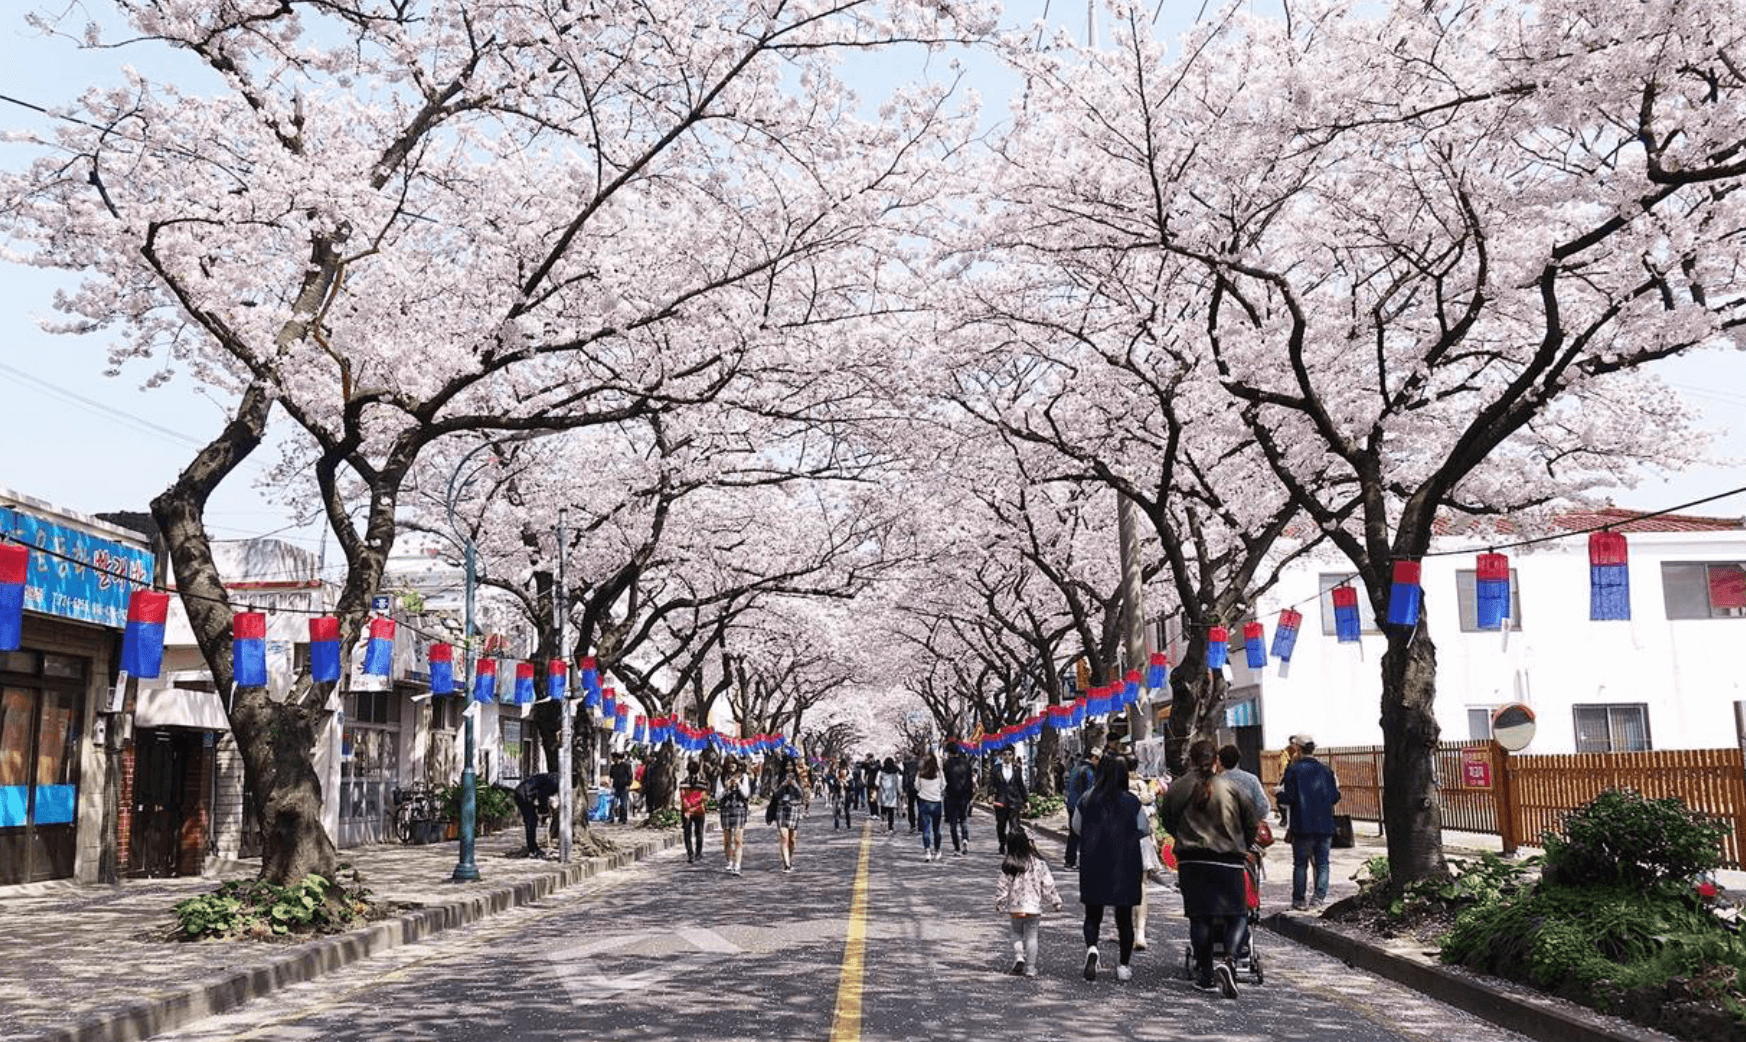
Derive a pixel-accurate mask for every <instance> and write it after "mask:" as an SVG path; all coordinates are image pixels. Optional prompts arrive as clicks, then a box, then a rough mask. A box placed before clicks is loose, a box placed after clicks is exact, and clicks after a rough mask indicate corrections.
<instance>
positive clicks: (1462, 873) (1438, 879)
mask: <svg viewBox="0 0 1746 1042" xmlns="http://www.w3.org/2000/svg"><path fill="white" fill-rule="evenodd" d="M1375 861H1381V862H1382V865H1381V872H1382V875H1381V879H1380V881H1377V877H1376V875H1375V869H1374V868H1373V867H1372V864H1371V863H1367V864H1366V865H1365V866H1364V867H1365V868H1366V870H1368V871H1370V872H1371V873H1372V874H1371V880H1372V882H1371V884H1370V886H1371V887H1373V888H1378V889H1386V888H1387V886H1388V883H1389V875H1388V859H1387V858H1372V859H1371V862H1372V863H1373V862H1375ZM1539 861H1540V859H1539V858H1537V857H1532V858H1524V859H1523V860H1521V861H1505V860H1504V859H1503V858H1501V857H1499V856H1497V855H1496V854H1493V853H1490V852H1489V851H1488V852H1486V853H1484V854H1481V855H1480V856H1479V859H1478V860H1476V861H1473V860H1466V859H1463V858H1450V859H1449V872H1448V874H1447V875H1444V876H1433V877H1431V878H1428V879H1416V880H1414V881H1412V882H1410V883H1408V884H1406V886H1405V887H1404V888H1403V889H1402V891H1401V892H1400V894H1398V895H1396V897H1395V898H1394V900H1393V901H1391V902H1390V903H1389V906H1388V914H1389V916H1390V917H1391V918H1395V919H1402V918H1406V917H1409V916H1414V917H1416V916H1419V915H1424V914H1429V913H1451V912H1453V913H1459V912H1462V911H1465V910H1466V909H1469V908H1473V907H1475V906H1484V905H1490V904H1496V903H1497V902H1498V901H1500V900H1502V899H1504V898H1506V897H1508V896H1510V895H1512V894H1515V893H1517V892H1519V891H1521V890H1522V889H1523V887H1525V886H1527V885H1528V882H1529V872H1530V870H1531V869H1533V868H1535V867H1536V866H1537V865H1538V864H1539ZM1361 889H1364V888H1363V887H1361Z"/></svg>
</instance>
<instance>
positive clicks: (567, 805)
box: [552, 507, 576, 864]
mask: <svg viewBox="0 0 1746 1042" xmlns="http://www.w3.org/2000/svg"><path fill="white" fill-rule="evenodd" d="M564 522H565V511H564V508H563V507H559V508H558V585H557V589H555V590H554V591H553V593H552V614H553V615H556V616H557V619H556V622H557V624H558V655H559V656H560V657H561V658H563V660H564V701H563V704H562V705H560V706H558V712H559V714H560V715H561V717H562V722H561V723H560V724H559V725H558V815H559V818H558V860H559V861H560V862H562V863H564V864H569V862H570V842H571V838H572V830H573V828H574V824H573V818H574V808H575V803H576V790H575V785H574V784H573V783H572V781H571V779H570V743H571V741H572V738H571V730H570V728H571V716H572V713H573V708H572V703H571V702H570V680H571V677H570V640H569V636H570V634H569V630H570V627H569V625H568V623H569V612H568V611H567V610H566V608H565V604H564V548H565V546H566V545H567V543H566V541H567V539H568V537H569V531H568V529H567V528H566V527H565V524H564Z"/></svg>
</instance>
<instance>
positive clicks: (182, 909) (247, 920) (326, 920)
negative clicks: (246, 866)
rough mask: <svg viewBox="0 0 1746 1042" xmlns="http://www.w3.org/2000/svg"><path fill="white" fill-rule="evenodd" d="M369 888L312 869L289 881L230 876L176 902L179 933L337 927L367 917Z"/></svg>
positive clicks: (245, 934)
mask: <svg viewBox="0 0 1746 1042" xmlns="http://www.w3.org/2000/svg"><path fill="white" fill-rule="evenodd" d="M370 908H371V905H370V899H369V891H368V890H366V889H364V888H363V887H361V886H355V887H350V888H344V887H340V886H336V885H335V884H334V883H333V882H331V881H330V880H328V879H327V878H325V877H323V876H319V875H316V874H314V873H310V874H309V875H306V876H304V877H303V878H302V879H300V880H298V881H297V882H295V883H292V884H291V885H289V886H279V885H278V884H276V883H269V882H267V881H265V880H262V879H233V880H230V881H228V882H225V883H223V884H221V885H220V886H219V888H218V890H217V891H216V892H215V893H211V894H202V895H201V896H199V897H190V898H188V899H187V900H185V901H179V902H177V903H176V918H177V920H178V921H179V922H180V923H181V930H180V931H179V934H178V935H179V936H180V937H182V938H183V939H184V940H190V941H196V940H201V939H203V938H208V937H211V938H222V939H231V938H259V939H271V938H275V937H284V936H288V935H294V934H309V933H337V932H339V931H341V930H345V929H349V928H350V927H351V926H353V925H354V924H356V923H358V922H360V921H362V920H364V919H366V918H368V917H369V913H370Z"/></svg>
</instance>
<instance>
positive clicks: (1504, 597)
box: [1473, 554, 1510, 630]
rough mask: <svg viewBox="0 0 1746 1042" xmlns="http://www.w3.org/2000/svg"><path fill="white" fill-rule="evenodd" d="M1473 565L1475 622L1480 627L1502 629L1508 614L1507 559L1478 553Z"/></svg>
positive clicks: (1508, 577) (1508, 573)
mask: <svg viewBox="0 0 1746 1042" xmlns="http://www.w3.org/2000/svg"><path fill="white" fill-rule="evenodd" d="M1473 568H1474V571H1473V610H1474V625H1475V626H1476V627H1477V628H1479V629H1482V630H1500V629H1503V620H1504V619H1506V618H1508V617H1509V614H1510V559H1509V558H1508V557H1505V556H1504V555H1503V554H1480V555H1479V559H1478V560H1477V561H1476V562H1475V563H1474V566H1473Z"/></svg>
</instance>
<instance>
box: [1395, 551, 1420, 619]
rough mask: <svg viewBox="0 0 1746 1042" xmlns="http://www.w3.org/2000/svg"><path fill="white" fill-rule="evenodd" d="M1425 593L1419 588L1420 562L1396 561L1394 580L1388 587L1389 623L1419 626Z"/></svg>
mask: <svg viewBox="0 0 1746 1042" xmlns="http://www.w3.org/2000/svg"><path fill="white" fill-rule="evenodd" d="M1423 593H1424V591H1423V590H1421V589H1420V588H1419V562H1417V561H1396V562H1394V582H1393V584H1392V585H1391V586H1390V587H1389V589H1388V624H1389V625H1390V626H1417V625H1418V624H1419V600H1420V598H1421V597H1422V596H1423Z"/></svg>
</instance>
